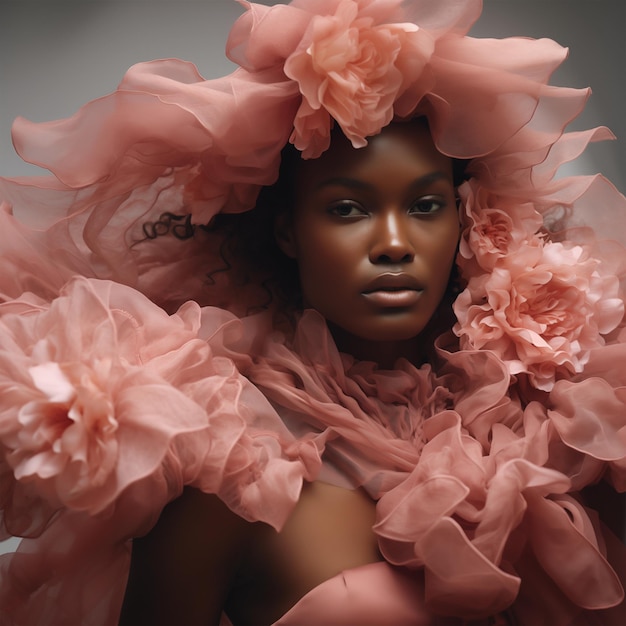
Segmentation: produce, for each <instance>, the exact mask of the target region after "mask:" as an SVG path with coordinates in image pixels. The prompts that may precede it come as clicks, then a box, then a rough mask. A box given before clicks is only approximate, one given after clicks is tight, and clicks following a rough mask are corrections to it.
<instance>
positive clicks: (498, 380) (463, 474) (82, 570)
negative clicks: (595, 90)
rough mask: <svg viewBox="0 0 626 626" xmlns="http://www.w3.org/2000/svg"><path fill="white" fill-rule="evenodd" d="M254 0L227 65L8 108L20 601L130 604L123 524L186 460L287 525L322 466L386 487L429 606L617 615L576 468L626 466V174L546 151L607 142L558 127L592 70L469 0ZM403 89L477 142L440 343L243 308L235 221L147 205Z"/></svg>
mask: <svg viewBox="0 0 626 626" xmlns="http://www.w3.org/2000/svg"><path fill="white" fill-rule="evenodd" d="M246 8H247V10H246V12H245V13H244V15H243V17H242V18H241V19H240V20H239V21H238V22H237V23H236V24H235V26H234V28H233V31H232V33H231V36H230V39H229V46H228V54H229V56H230V57H231V59H233V60H234V61H235V62H237V63H238V64H239V65H240V67H239V68H238V69H237V70H236V71H235V72H234V73H233V74H231V75H230V76H228V77H224V78H221V79H215V80H209V81H207V80H204V79H203V77H202V76H200V75H199V73H198V72H197V70H196V69H195V67H194V66H193V65H192V64H190V63H186V62H183V61H179V60H175V59H167V60H159V61H153V62H149V63H142V64H139V65H137V66H134V67H133V68H131V69H130V70H129V72H128V73H127V74H126V76H125V77H124V78H123V80H122V82H121V83H120V86H119V88H118V89H117V90H116V91H115V92H114V93H113V94H110V95H109V96H105V97H103V98H101V99H98V100H96V101H94V102H91V103H89V104H87V105H86V106H84V107H83V108H82V109H80V110H79V111H78V112H77V113H76V115H75V116H73V117H72V118H70V119H68V120H59V121H56V122H50V123H45V124H32V123H30V122H27V121H25V120H18V121H17V122H16V124H15V127H14V140H15V145H16V147H17V149H18V151H19V152H20V154H21V155H22V156H23V157H24V158H25V159H26V160H28V161H31V162H33V163H36V164H39V165H42V166H43V167H46V168H48V169H49V170H50V171H51V172H52V175H51V176H48V177H41V178H22V179H13V180H6V179H3V180H0V197H1V201H2V204H1V205H0V251H1V254H0V299H1V301H2V303H1V304H0V476H1V478H2V480H1V483H0V485H1V486H0V505H1V508H2V532H3V533H4V535H5V536H6V535H9V534H13V535H17V536H22V537H24V540H23V541H22V543H21V545H20V547H19V549H18V551H17V552H16V553H15V554H13V555H5V556H3V557H2V561H1V565H0V573H1V575H2V585H1V586H0V616H1V617H2V620H3V621H5V622H7V623H18V624H19V623H41V624H46V623H49V624H54V623H81V624H101V623H113V622H115V620H116V619H117V614H118V612H119V607H120V602H121V597H122V594H123V588H124V582H125V577H126V574H127V570H128V560H129V540H130V539H131V538H132V537H135V536H138V535H141V534H143V533H145V532H147V531H148V530H149V529H150V528H151V527H152V526H153V524H154V523H155V522H156V520H157V519H158V516H159V514H160V512H161V510H162V508H163V506H165V504H166V503H167V502H169V501H171V500H172V499H173V498H175V497H176V496H177V495H179V494H180V493H181V490H182V488H183V486H185V485H189V486H193V487H196V488H198V489H201V490H203V491H205V492H208V493H217V494H218V495H219V497H220V498H222V499H223V500H224V502H226V504H227V505H228V506H229V507H231V508H232V509H233V510H234V511H236V512H237V513H238V514H239V515H241V516H242V517H243V518H245V519H246V520H250V521H264V522H266V523H268V524H271V525H272V526H274V527H275V528H277V529H279V528H280V527H281V525H282V524H283V523H284V521H285V520H286V519H287V517H288V516H289V514H290V511H291V510H292V507H293V506H294V504H295V503H296V502H297V500H298V496H299V492H300V489H301V486H302V484H303V481H312V480H324V481H327V482H331V483H333V484H336V485H339V486H342V487H346V488H355V487H358V486H361V487H363V488H364V489H366V490H367V491H368V493H369V494H370V495H371V497H372V498H374V499H375V500H376V501H377V522H376V525H375V527H374V530H375V533H376V535H377V537H378V540H379V546H380V550H381V553H382V555H383V556H384V558H385V559H386V560H387V562H388V563H390V564H391V565H390V566H386V565H383V566H377V567H376V568H373V570H374V571H373V573H372V577H373V578H372V579H371V580H376V578H377V577H378V576H379V575H380V576H382V577H383V578H385V579H386V580H387V581H388V582H389V581H391V584H392V586H394V587H396V591H399V593H400V595H401V596H403V597H404V598H405V599H406V597H407V594H406V593H404V592H402V589H405V587H406V585H408V584H409V583H411V584H413V583H415V594H416V596H415V597H416V598H417V601H418V605H419V606H418V607H417V608H416V607H415V606H414V607H413V609H415V610H416V611H417V612H418V613H420V612H422V611H423V612H424V613H425V614H426V615H430V614H433V613H434V614H438V615H441V614H444V615H449V614H452V615H456V616H460V618H462V619H472V618H477V619H482V618H483V617H485V616H489V615H494V614H498V613H500V612H502V611H505V610H507V609H509V608H511V607H512V608H511V610H512V611H513V612H514V613H515V614H516V615H518V616H519V618H520V619H521V620H522V621H523V622H525V623H535V622H538V621H541V620H544V621H545V618H546V616H547V615H548V616H550V619H549V623H554V624H557V623H559V624H569V623H593V620H596V619H597V620H598V621H600V623H602V621H601V620H602V619H604V617H603V615H604V614H602V613H599V612H597V611H602V610H604V609H605V608H607V607H609V606H611V605H616V604H619V603H620V601H621V599H622V598H623V591H622V588H621V585H620V581H619V580H618V577H617V575H616V573H615V570H617V571H620V567H622V573H621V574H620V576H621V577H622V580H623V579H624V573H623V562H624V559H623V546H621V548H620V544H619V542H618V543H617V544H616V543H614V542H613V539H612V538H611V537H610V536H608V535H606V534H605V533H604V532H603V531H602V529H601V526H600V524H599V522H598V520H597V518H596V516H595V514H594V513H593V512H591V511H589V510H587V509H586V508H585V507H584V506H583V504H582V503H581V501H580V499H579V497H578V496H577V495H576V493H577V492H578V491H579V490H580V489H582V488H583V487H585V486H586V485H589V484H592V483H594V482H596V481H598V480H600V479H601V478H602V479H608V480H609V481H611V483H612V484H613V486H614V487H615V488H616V489H617V490H619V491H624V490H626V422H625V419H624V415H625V414H626V411H625V410H624V404H625V403H626V394H625V392H624V389H625V388H626V380H625V377H626V347H625V339H626V331H625V329H624V322H623V315H624V292H623V278H624V274H625V272H626V254H625V252H624V248H623V247H622V245H620V243H619V242H618V241H616V239H619V238H620V236H623V233H624V232H626V229H625V228H624V221H625V219H626V199H624V197H623V196H621V195H620V194H619V193H618V192H617V191H616V190H615V188H614V187H613V186H612V185H611V184H610V183H609V182H608V181H606V180H605V179H604V178H602V177H601V176H589V177H585V176H576V177H567V178H561V177H559V175H558V169H559V167H560V166H561V165H562V164H563V163H566V162H568V161H570V160H572V159H575V158H576V157H577V156H579V155H580V154H581V153H582V152H583V151H584V150H585V148H586V146H587V145H588V144H589V143H590V142H593V141H600V140H605V139H610V138H611V137H612V135H611V133H610V132H609V131H608V130H607V129H604V128H598V129H591V130H589V131H580V132H566V131H565V128H566V126H567V124H568V123H569V122H570V121H571V120H572V119H573V118H574V117H575V116H576V115H577V114H578V113H579V112H580V111H581V110H582V108H583V106H584V104H585V101H586V99H587V97H588V95H589V92H588V90H573V89H567V88H561V87H553V86H549V85H548V84H547V82H548V79H549V77H550V75H551V73H552V72H553V71H554V69H556V67H557V66H558V65H559V64H560V63H561V61H562V60H563V59H564V58H565V56H566V50H565V49H563V48H561V47H560V46H558V45H557V44H556V43H554V42H552V41H549V40H536V41H535V40H529V39H522V38H519V39H518V38H513V39H506V40H499V41H497V40H490V39H473V38H469V37H467V36H466V33H467V32H468V30H469V28H470V26H471V25H472V23H473V22H474V21H475V19H477V17H478V15H479V13H480V2H478V1H476V0H471V1H468V2H456V1H454V0H420V1H415V2H400V1H396V0H358V1H356V0H354V1H352V0H309V1H305V0H297V1H296V2H293V3H292V4H290V5H287V6H285V5H277V6H274V7H266V6H262V5H254V4H252V5H247V7H246ZM416 25H417V26H416ZM278 32H279V33H281V36H280V37H276V36H275V35H276V33H278ZM336 42H341V43H342V46H341V48H337V47H336V45H337V44H336ZM374 53H375V54H374ZM307 55H309V56H307ZM311 55H313V56H311ZM377 55H378V56H377ZM331 60H334V61H333V62H336V63H337V67H334V66H333V67H332V68H331V67H330V66H329V65H328V64H329V63H331ZM368 81H369V82H368ZM415 115H425V116H427V118H428V121H429V125H430V128H431V131H432V134H433V138H434V140H435V142H436V145H437V147H438V148H439V149H440V150H441V151H442V152H444V153H445V154H448V155H450V156H454V157H458V158H468V159H471V162H470V163H469V165H468V170H467V171H468V174H469V175H470V179H469V180H468V181H467V182H465V183H464V184H463V185H462V186H461V187H460V188H459V196H460V203H461V209H460V214H461V219H462V224H463V234H462V238H461V243H460V248H459V256H458V259H457V265H458V268H459V272H460V275H461V282H460V285H459V287H460V294H459V296H458V297H457V299H456V302H455V304H454V312H455V314H456V318H457V323H456V324H455V326H454V328H453V329H452V331H451V332H448V333H446V334H444V335H442V336H441V337H439V338H438V340H437V342H436V348H437V355H436V360H435V361H434V362H433V363H432V364H431V365H424V366H422V367H415V366H413V365H411V364H409V363H408V362H404V361H401V362H399V363H398V364H397V366H396V369H394V370H393V371H384V370H378V369H376V368H375V367H374V365H373V364H371V363H363V362H357V361H355V360H354V359H352V358H351V357H350V356H348V355H343V354H340V353H338V352H337V349H336V347H335V346H334V344H333V341H332V338H331V337H330V335H329V333H328V330H327V328H326V326H325V323H324V320H323V319H321V318H320V317H319V315H318V314H316V313H315V312H313V311H307V312H305V313H304V314H303V315H302V316H301V317H300V319H299V321H298V322H297V325H296V327H295V328H290V327H289V326H288V325H287V326H285V325H284V324H281V325H280V327H278V326H277V325H276V324H275V319H274V318H273V316H272V313H273V312H272V311H269V312H267V313H264V314H258V315H252V316H251V315H247V313H248V312H249V311H251V310H254V309H255V307H257V308H258V306H259V304H261V303H264V302H266V301H267V291H266V290H265V289H264V288H263V285H262V279H263V278H264V277H262V276H260V277H256V276H255V274H254V271H249V270H250V268H245V270H246V271H245V272H243V273H245V274H246V275H247V276H248V277H249V280H248V282H246V284H244V285H242V284H241V282H240V280H239V278H240V276H241V275H242V274H243V273H241V274H240V270H241V269H242V268H241V267H240V266H239V265H238V263H237V261H235V262H234V263H233V265H232V267H231V268H230V271H219V272H215V270H216V269H219V270H223V269H224V259H223V258H222V256H221V254H220V246H221V243H222V241H221V239H220V236H219V235H217V234H216V233H215V232H208V231H206V230H204V229H197V231H196V233H195V235H194V237H193V238H192V239H189V240H186V241H181V240H179V239H176V238H174V237H159V238H158V239H156V240H152V239H151V238H150V236H149V235H150V234H151V232H150V231H149V230H148V231H147V230H146V228H147V225H148V226H149V225H150V224H154V222H155V221H157V220H158V219H159V217H160V216H161V215H162V214H164V213H168V214H174V215H175V216H182V215H183V214H188V215H190V216H191V218H190V219H191V221H192V222H193V223H194V224H205V223H207V222H208V221H209V220H210V219H211V217H212V216H214V215H215V214H216V213H218V212H222V211H226V212H241V211H246V210H249V209H252V208H253V206H254V204H255V201H256V196H257V193H258V191H259V188H260V187H261V186H263V185H267V184H271V183H272V182H274V180H275V179H276V176H277V173H278V168H279V163H280V152H281V150H282V148H283V147H284V145H285V144H286V143H287V142H288V141H289V140H290V139H291V140H292V141H293V142H294V143H295V144H296V145H297V146H298V147H299V148H300V149H301V150H302V151H303V154H304V156H305V157H315V156H317V155H319V154H320V153H321V152H322V151H323V150H324V149H325V147H327V145H328V141H329V137H330V131H331V127H332V125H333V124H334V123H336V124H339V125H340V126H341V129H342V130H343V132H344V133H345V134H346V135H347V136H348V137H349V138H350V139H351V141H352V142H353V144H354V145H355V146H356V147H358V146H360V145H363V144H364V143H365V142H366V141H367V136H370V135H372V134H375V133H376V132H378V131H379V130H380V129H381V128H382V127H383V126H384V125H386V124H387V123H389V122H390V121H391V120H396V121H400V120H402V119H405V118H407V117H412V116H415ZM333 120H335V121H334V122H333ZM260 121H261V122H262V123H260ZM170 219H174V218H171V217H170ZM179 224H181V222H180V221H178V217H176V219H174V222H173V227H174V228H176V226H177V225H179ZM622 243H623V242H622ZM207 277H210V278H207ZM296 317H299V314H298V316H296ZM607 542H609V545H610V547H611V548H610V550H607V548H606V545H607ZM607 553H608V554H610V555H613V556H615V558H616V562H613V563H611V564H609V563H608V561H607V558H606V557H607ZM620 560H621V561H620ZM564 563H565V565H564ZM381 567H382V569H383V570H384V572H383V573H380V574H379V573H378V572H381V571H382V570H381ZM395 567H406V568H408V569H409V570H410V572H411V573H410V575H408V574H407V575H406V576H405V574H399V576H400V578H402V582H398V581H397V580H395V578H394V576H395V575H394V576H391V578H390V577H389V576H388V573H389V572H390V571H395V570H393V568H395ZM402 571H404V570H402ZM355 574H357V573H355ZM369 576H370V574H367V576H366V578H369ZM349 577H350V578H351V579H352V580H361V578H360V577H359V576H358V575H356V576H355V577H353V576H352V575H350V576H349ZM330 584H331V585H336V584H337V581H334V582H332V583H330ZM342 584H343V583H342V582H341V581H340V582H339V585H340V586H341V585H342ZM360 584H361V583H359V585H360ZM363 584H366V585H367V584H369V583H363ZM392 595H393V593H392ZM312 597H319V596H311V597H309V600H310V599H311V598H312ZM538 598H544V599H545V602H544V604H542V603H541V602H540V601H539V599H538ZM422 600H423V603H422ZM314 602H315V603H317V602H318V601H317V600H315V601H314ZM402 602H404V600H403V601H402ZM295 608H297V607H294V609H295ZM413 609H411V610H413ZM589 611H594V613H593V614H592V613H590V612H589ZM616 611H618V612H617V613H614V614H613V615H614V616H615V615H618V616H619V615H623V614H624V606H623V604H622V605H621V608H618V609H616ZM620 611H621V613H620ZM295 615H296V616H297V615H298V614H297V613H295ZM309 615H310V614H309ZM288 616H289V614H288V615H287V616H286V618H287V617H288ZM292 616H293V614H292ZM599 616H600V617H599ZM394 619H396V621H400V622H401V621H402V619H401V618H400V617H398V616H396V617H395V618H394ZM416 619H417V618H416ZM420 619H421V618H420ZM610 619H613V617H611V618H610ZM610 619H609V618H607V619H606V621H610ZM577 620H578V622H577ZM622 621H623V620H622ZM614 622H615V623H619V619H614ZM286 623H289V622H288V621H287V622H286ZM390 623H392V622H390Z"/></svg>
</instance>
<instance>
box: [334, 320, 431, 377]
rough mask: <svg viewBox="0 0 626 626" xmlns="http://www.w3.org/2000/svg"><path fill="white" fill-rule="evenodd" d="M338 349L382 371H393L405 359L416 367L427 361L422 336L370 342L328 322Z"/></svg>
mask: <svg viewBox="0 0 626 626" xmlns="http://www.w3.org/2000/svg"><path fill="white" fill-rule="evenodd" d="M328 328H329V330H330V333H331V335H332V336H333V339H334V340H335V344H336V345H337V349H338V350H339V351H340V352H343V353H345V354H349V355H351V356H353V357H354V358H355V359H358V360H359V361H373V362H374V363H376V364H377V365H378V366H379V367H380V368H382V369H393V367H394V365H395V364H396V362H397V361H398V359H401V358H404V359H406V360H407V361H409V362H411V363H413V364H414V365H420V364H422V363H423V362H424V361H425V360H426V356H425V353H424V349H423V348H424V345H423V340H422V339H421V336H419V335H418V336H417V337H413V338H411V339H403V340H398V341H368V340H366V339H362V338H361V337H356V336H355V335H352V334H350V333H347V332H346V331H344V330H343V329H342V328H339V327H337V326H334V325H333V324H332V323H330V322H328Z"/></svg>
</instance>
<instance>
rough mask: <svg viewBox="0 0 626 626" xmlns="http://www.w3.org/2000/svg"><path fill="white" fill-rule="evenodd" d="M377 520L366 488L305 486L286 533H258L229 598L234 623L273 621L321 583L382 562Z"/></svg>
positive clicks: (262, 528) (268, 530) (266, 530)
mask: <svg viewBox="0 0 626 626" xmlns="http://www.w3.org/2000/svg"><path fill="white" fill-rule="evenodd" d="M374 521H375V503H374V502H373V501H372V500H371V499H370V498H369V497H368V496H367V495H366V494H365V493H364V492H363V491H361V490H354V491H351V490H347V489H342V488H339V487H335V486H332V485H328V484H326V483H311V484H307V485H305V487H304V489H303V491H302V495H301V497H300V500H299V502H298V505H297V506H296V508H295V509H294V512H293V513H292V515H291V516H290V518H289V520H288V521H287V523H286V525H285V527H284V528H283V530H282V531H281V532H280V533H277V532H275V531H274V530H273V529H271V528H270V527H268V526H259V527H258V530H257V531H256V532H255V533H254V535H253V537H252V539H251V545H250V550H249V551H248V553H247V556H246V558H245V560H244V562H243V563H242V565H241V568H240V570H239V575H238V578H237V584H236V585H235V586H234V587H233V591H232V593H231V595H230V597H229V600H228V605H227V612H228V614H229V616H230V618H231V619H232V621H233V623H235V624H237V623H255V624H260V623H268V624H270V623H272V622H273V621H275V620H276V619H278V618H279V617H280V616H281V615H283V614H284V613H285V612H286V611H287V610H288V609H290V608H291V607H292V606H293V605H294V604H295V603H296V602H297V601H298V600H299V599H300V598H302V597H303V596H304V595H305V594H306V593H308V592H309V591H310V590H311V589H313V588H314V587H316V586H318V585H319V584H320V583H322V582H324V581H326V580H328V579H330V578H332V577H333V576H335V575H337V574H338V573H340V572H342V571H344V570H347V569H351V568H354V567H359V566H361V565H365V564H367V563H373V562H376V561H379V560H381V556H380V554H379V552H378V547H377V542H376V537H375V535H374V533H373V531H372V526H373V525H374Z"/></svg>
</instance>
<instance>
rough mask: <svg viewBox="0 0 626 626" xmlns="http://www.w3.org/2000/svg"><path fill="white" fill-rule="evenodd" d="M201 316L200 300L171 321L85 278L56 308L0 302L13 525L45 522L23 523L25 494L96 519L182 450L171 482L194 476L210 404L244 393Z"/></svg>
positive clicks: (0, 387)
mask: <svg viewBox="0 0 626 626" xmlns="http://www.w3.org/2000/svg"><path fill="white" fill-rule="evenodd" d="M198 322H199V307H198V306H197V305H193V304H190V305H188V306H186V307H183V308H181V309H180V311H179V312H178V313H177V314H175V315H172V316H169V315H167V314H166V313H165V312H164V311H163V310H162V309H160V308H159V307H157V306H156V305H154V304H152V303H151V302H150V301H149V300H148V299H147V298H145V297H143V296H141V294H139V293H138V292H136V291H134V290H132V289H130V288H128V287H124V286H121V285H118V284H116V283H111V282H107V281H96V280H88V279H84V278H78V279H76V280H74V281H72V282H71V283H69V284H68V285H67V286H66V287H65V288H64V289H63V290H62V292H61V295H60V296H59V297H58V298H57V299H55V300H54V301H53V302H52V303H50V304H48V303H46V302H44V301H42V300H39V299H38V298H35V297H33V296H29V295H28V294H26V295H25V296H24V297H22V298H21V299H19V300H17V301H13V302H10V303H5V304H3V305H2V306H1V308H0V450H1V451H2V457H1V458H2V462H3V465H4V471H5V477H6V474H7V468H9V469H10V471H11V473H12V475H13V481H14V484H13V486H12V488H11V489H10V490H8V493H5V494H4V496H5V498H11V499H12V501H13V503H14V504H15V506H16V507H17V508H15V510H13V508H12V507H13V504H12V503H11V502H5V503H2V504H5V505H6V507H7V511H6V512H5V515H6V520H5V521H7V524H8V525H11V526H12V528H11V530H12V531H20V532H22V533H24V532H25V530H26V529H28V531H29V532H33V531H34V530H36V527H37V525H38V524H41V523H45V519H40V520H26V519H20V520H18V519H16V518H17V517H19V512H18V510H21V509H20V507H19V502H20V501H21V500H23V498H24V497H25V496H24V494H27V495H28V497H31V498H34V497H36V498H40V499H42V500H44V501H45V502H46V505H45V507H51V508H52V509H54V508H55V507H61V506H64V507H67V508H70V509H74V510H79V511H85V512H88V513H90V514H96V513H99V512H101V511H103V510H105V509H106V508H107V507H108V506H109V505H110V504H111V503H113V502H114V501H115V500H116V498H118V497H119V495H120V494H121V493H122V492H123V491H124V490H125V489H126V488H127V487H129V486H130V485H132V484H133V483H135V482H137V481H140V480H142V479H143V478H145V477H146V476H149V475H150V474H151V473H153V472H155V473H156V474H158V475H159V476H161V474H162V473H163V472H167V471H168V470H167V467H168V464H169V461H168V457H169V456H172V455H173V453H174V452H176V454H177V455H179V456H180V455H181V451H182V455H183V456H184V462H182V458H178V459H177V461H178V462H179V464H180V467H181V469H180V470H178V471H180V472H182V474H181V477H180V478H178V479H176V480H173V483H172V484H173V486H174V488H175V489H177V488H179V487H180V483H184V482H189V481H190V480H191V479H193V478H194V476H195V474H197V473H198V471H199V470H200V468H201V466H202V463H203V462H204V456H205V455H206V451H205V450H203V449H201V448H199V447H198V446H199V445H200V444H195V443H194V441H197V440H198V437H197V435H198V433H200V432H202V431H204V430H206V429H207V428H208V425H209V420H208V417H207V410H206V407H207V406H210V404H211V402H213V403H214V404H217V403H218V401H219V402H220V405H221V406H222V407H223V408H226V405H225V403H224V399H225V398H230V399H231V400H232V403H233V405H234V404H235V398H236V394H237V391H238V387H237V383H236V377H235V375H234V373H231V374H230V375H229V374H228V372H227V371H225V372H220V373H217V372H216V370H215V369H214V364H213V362H212V360H211V359H210V358H209V357H210V352H209V349H208V346H207V345H206V343H205V342H203V341H201V340H200V339H198V338H197V327H198ZM218 398H219V400H218ZM195 400H198V402H196V401H195ZM207 403H208V405H207ZM224 413H225V414H226V411H224ZM179 437H184V438H185V441H186V445H185V446H182V444H181V442H180V441H178V438H179ZM175 466H176V467H178V464H175ZM157 470H158V471H157ZM173 476H174V474H172V476H171V478H172V479H173ZM168 480H170V479H168ZM169 497H171V496H169ZM163 504H164V502H162V503H161V506H162V505H163ZM156 506H157V509H158V506H159V504H158V503H156ZM47 510H48V509H47ZM48 512H49V511H48ZM16 525H17V527H15V526H16Z"/></svg>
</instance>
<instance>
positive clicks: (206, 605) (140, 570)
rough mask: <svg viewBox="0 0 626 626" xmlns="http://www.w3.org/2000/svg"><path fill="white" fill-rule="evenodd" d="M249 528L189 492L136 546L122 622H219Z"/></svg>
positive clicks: (212, 499)
mask: <svg viewBox="0 0 626 626" xmlns="http://www.w3.org/2000/svg"><path fill="white" fill-rule="evenodd" d="M250 526H251V525H250V524H249V523H247V522H245V521H244V520H243V519H241V518H240V517H238V516H237V515H235V514H234V513H233V512H232V511H230V510H229V509H228V508H227V507H226V505H225V504H224V503H223V502H222V501H221V500H220V499H219V498H217V496H213V495H207V494H204V493H201V492H199V491H197V490H194V489H187V490H185V492H184V493H183V495H182V496H181V497H180V498H178V499H177V500H175V501H174V502H172V503H171V504H170V505H168V506H167V507H166V508H165V509H164V511H163V513H162V515H161V517H160V519H159V521H158V523H157V525H156V526H155V527H154V529H153V530H152V531H151V532H150V533H149V534H148V535H147V536H145V537H143V538H140V539H136V540H134V542H133V553H132V561H131V568H130V575H129V580H128V586H127V590H126V597H125V599H124V604H123V607H122V614H121V618H120V624H134V625H140V624H150V625H151V626H157V625H159V624H188V625H192V624H218V623H219V621H220V616H221V613H222V608H223V606H224V603H225V600H226V597H227V595H228V592H229V589H230V586H231V583H232V581H233V579H234V576H235V574H236V572H237V568H238V565H239V561H240V558H241V555H242V553H243V551H244V549H245V544H246V536H247V534H248V531H249V528H250Z"/></svg>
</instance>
